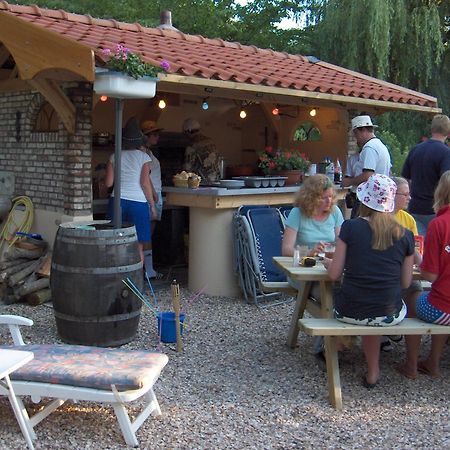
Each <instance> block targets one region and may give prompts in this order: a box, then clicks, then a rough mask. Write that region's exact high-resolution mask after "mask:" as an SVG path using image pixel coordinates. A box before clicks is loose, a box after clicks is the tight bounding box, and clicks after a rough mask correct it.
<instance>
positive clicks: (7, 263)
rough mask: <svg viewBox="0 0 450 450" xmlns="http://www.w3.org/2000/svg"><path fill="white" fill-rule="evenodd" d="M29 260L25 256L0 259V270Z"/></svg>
mask: <svg viewBox="0 0 450 450" xmlns="http://www.w3.org/2000/svg"><path fill="white" fill-rule="evenodd" d="M26 261H29V259H26V258H18V259H13V260H11V261H2V262H1V263H0V270H5V269H9V268H10V267H13V266H17V264H22V263H23V262H26Z"/></svg>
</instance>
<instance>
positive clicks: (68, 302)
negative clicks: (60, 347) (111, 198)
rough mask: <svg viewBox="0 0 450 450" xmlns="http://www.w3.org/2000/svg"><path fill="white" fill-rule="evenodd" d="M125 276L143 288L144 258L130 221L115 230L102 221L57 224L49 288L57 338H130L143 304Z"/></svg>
mask: <svg viewBox="0 0 450 450" xmlns="http://www.w3.org/2000/svg"><path fill="white" fill-rule="evenodd" d="M127 277H129V278H130V279H131V280H132V281H133V283H134V284H135V285H136V286H137V287H138V289H139V290H140V291H141V292H142V288H143V271H142V262H141V259H140V255H139V248H138V241H137V235H136V229H135V227H134V225H133V226H126V225H124V226H123V227H122V228H118V229H114V228H113V226H112V224H111V223H109V222H106V221H91V222H83V223H80V222H70V223H65V224H62V225H60V227H59V229H58V232H57V234H56V238H55V243H54V247H53V257H52V270H51V275H50V287H51V291H52V300H53V310H54V314H55V319H56V326H57V329H58V333H59V335H60V337H61V339H62V340H63V341H64V342H67V343H69V344H82V345H96V346H101V347H114V346H118V345H122V344H126V343H127V342H130V341H131V340H132V339H133V338H134V336H135V334H136V331H137V327H138V324H139V317H140V313H141V307H142V302H141V301H140V300H139V299H138V298H137V297H136V296H135V295H134V294H133V293H132V292H131V291H130V290H129V289H128V288H127V287H126V286H125V284H124V283H123V282H122V280H124V279H126V278H127Z"/></svg>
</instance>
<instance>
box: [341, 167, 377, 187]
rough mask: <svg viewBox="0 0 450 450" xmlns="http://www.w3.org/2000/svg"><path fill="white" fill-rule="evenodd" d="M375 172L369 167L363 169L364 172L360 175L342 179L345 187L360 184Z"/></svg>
mask: <svg viewBox="0 0 450 450" xmlns="http://www.w3.org/2000/svg"><path fill="white" fill-rule="evenodd" d="M374 173H375V172H374V171H373V170H369V169H363V171H362V173H361V174H360V175H357V176H356V177H346V178H344V179H343V181H342V186H343V187H348V186H358V185H359V184H361V183H364V182H365V181H367V180H368V179H369V177H370V176H372V175H373V174H374Z"/></svg>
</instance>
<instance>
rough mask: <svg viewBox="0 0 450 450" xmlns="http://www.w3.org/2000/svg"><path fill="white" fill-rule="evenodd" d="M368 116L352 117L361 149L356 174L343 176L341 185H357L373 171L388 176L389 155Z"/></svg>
mask: <svg viewBox="0 0 450 450" xmlns="http://www.w3.org/2000/svg"><path fill="white" fill-rule="evenodd" d="M376 127H377V125H374V124H373V123H372V119H371V118H370V116H356V117H354V118H353V119H352V131H353V134H354V135H355V138H356V143H357V144H358V147H359V148H360V149H361V150H360V154H359V163H358V169H359V170H358V172H359V173H358V174H357V175H355V176H353V177H345V178H344V179H343V180H342V186H343V187H347V186H358V185H359V184H361V183H364V182H365V181H367V180H368V179H369V177H370V176H371V175H373V174H374V173H380V174H383V175H386V176H389V173H390V171H391V165H392V164H391V155H390V154H389V150H388V149H387V147H386V146H385V145H384V144H383V142H382V141H381V140H380V139H378V138H377V137H376V136H375V133H374V128H376ZM358 209H359V201H356V203H355V206H354V207H353V209H352V215H351V217H352V218H353V217H355V216H356V215H357V214H358Z"/></svg>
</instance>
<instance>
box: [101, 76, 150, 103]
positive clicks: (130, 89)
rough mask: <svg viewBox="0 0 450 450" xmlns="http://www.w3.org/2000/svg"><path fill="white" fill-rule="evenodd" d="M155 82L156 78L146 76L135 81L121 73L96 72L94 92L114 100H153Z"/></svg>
mask: <svg viewBox="0 0 450 450" xmlns="http://www.w3.org/2000/svg"><path fill="white" fill-rule="evenodd" d="M157 81H158V78H153V77H147V76H144V77H141V78H138V79H135V78H133V77H130V76H129V75H125V74H124V73H122V72H112V71H105V72H97V73H96V74H95V81H94V91H95V93H97V94H98V95H108V96H110V97H115V98H153V97H154V96H155V93H156V83H157Z"/></svg>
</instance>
